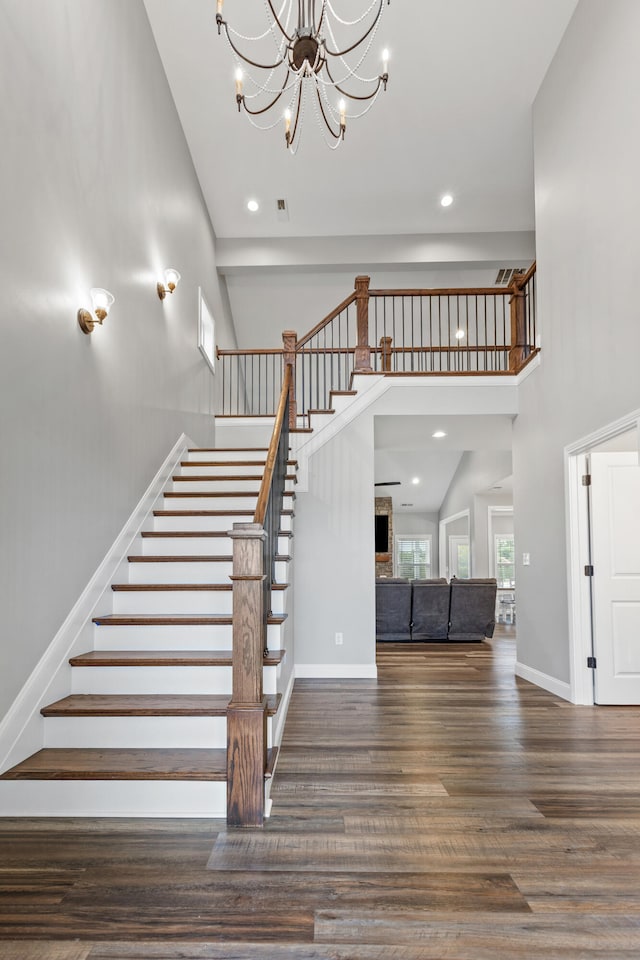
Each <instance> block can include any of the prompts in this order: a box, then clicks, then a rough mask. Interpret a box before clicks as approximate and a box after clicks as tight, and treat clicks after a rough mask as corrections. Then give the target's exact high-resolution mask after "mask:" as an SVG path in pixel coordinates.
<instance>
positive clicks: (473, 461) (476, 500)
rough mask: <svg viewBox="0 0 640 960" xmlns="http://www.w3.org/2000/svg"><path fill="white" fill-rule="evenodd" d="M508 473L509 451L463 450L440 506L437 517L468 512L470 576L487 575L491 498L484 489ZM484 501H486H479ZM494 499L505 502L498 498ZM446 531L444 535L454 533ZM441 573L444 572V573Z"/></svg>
mask: <svg viewBox="0 0 640 960" xmlns="http://www.w3.org/2000/svg"><path fill="white" fill-rule="evenodd" d="M510 473H511V451H510V450H466V451H465V453H464V454H463V455H462V459H461V460H460V463H459V465H458V469H457V470H456V472H455V474H454V477H453V480H452V481H451V484H450V486H449V489H448V490H447V493H446V495H445V498H444V500H443V501H442V506H441V508H440V519H441V520H444V519H445V518H446V517H451V516H453V515H454V514H456V513H460V511H462V510H468V511H469V538H470V545H471V575H472V576H473V577H487V576H488V575H489V572H488V563H489V559H488V552H487V536H488V533H487V510H486V506H487V505H488V503H489V502H490V501H491V502H493V497H490V496H485V491H487V489H488V488H489V487H491V486H493V484H495V483H497V482H498V481H499V480H503V479H504V478H505V477H508V476H509V475H510ZM483 500H486V503H484V502H481V501H483ZM495 502H500V503H502V502H508V501H506V500H503V498H501V497H497V498H496V501H495ZM455 532H457V531H455V530H454V529H453V528H452V529H448V530H447V536H450V535H451V534H453V533H455ZM443 576H444V573H443Z"/></svg>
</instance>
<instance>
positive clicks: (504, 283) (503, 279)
mask: <svg viewBox="0 0 640 960" xmlns="http://www.w3.org/2000/svg"><path fill="white" fill-rule="evenodd" d="M521 273H524V270H523V269H522V267H501V268H500V269H499V270H498V276H497V277H496V286H498V287H508V286H509V284H510V283H511V281H512V280H513V278H514V277H515V276H517V275H518V274H521Z"/></svg>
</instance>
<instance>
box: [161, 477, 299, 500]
mask: <svg viewBox="0 0 640 960" xmlns="http://www.w3.org/2000/svg"><path fill="white" fill-rule="evenodd" d="M207 479H208V480H211V479H212V478H211V477H207ZM163 496H164V497H192V498H193V497H218V498H220V497H253V498H254V499H256V498H257V496H258V493H257V491H255V490H202V491H200V490H193V491H187V492H183V491H180V490H177V491H176V490H170V491H169V492H168V493H164V494H163ZM282 496H283V497H295V493H294V492H293V490H284V491H283V494H282Z"/></svg>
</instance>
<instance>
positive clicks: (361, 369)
mask: <svg viewBox="0 0 640 960" xmlns="http://www.w3.org/2000/svg"><path fill="white" fill-rule="evenodd" d="M370 282H371V277H356V311H357V312H356V320H357V325H358V342H357V344H356V352H355V356H354V358H353V372H354V373H372V372H373V371H372V369H371V348H370V346H369V283H370Z"/></svg>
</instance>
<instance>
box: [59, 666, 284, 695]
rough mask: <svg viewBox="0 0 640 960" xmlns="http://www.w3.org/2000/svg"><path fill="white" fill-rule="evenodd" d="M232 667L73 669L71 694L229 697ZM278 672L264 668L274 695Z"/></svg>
mask: <svg viewBox="0 0 640 960" xmlns="http://www.w3.org/2000/svg"><path fill="white" fill-rule="evenodd" d="M231 669H232V668H231V667H74V668H73V670H72V671H71V675H72V679H71V692H72V693H74V694H75V693H95V694H142V693H149V694H154V693H157V694H163V693H181V694H201V693H202V694H206V693H212V694H213V693H224V694H228V695H229V696H231V691H232V676H231ZM277 673H278V668H277V667H276V666H268V667H264V668H263V681H262V683H263V690H264V693H265V694H267V695H268V694H275V693H276V692H277V691H276V683H277Z"/></svg>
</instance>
